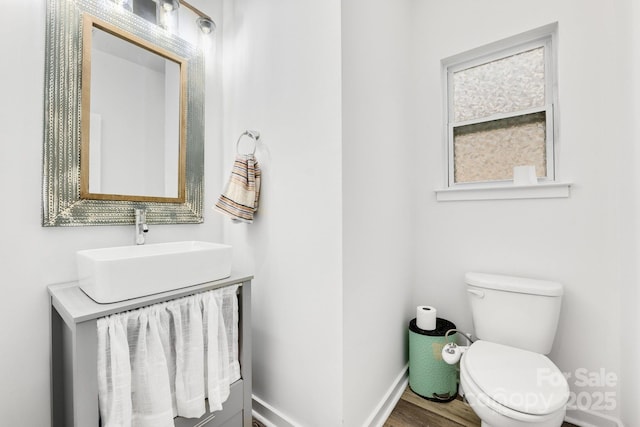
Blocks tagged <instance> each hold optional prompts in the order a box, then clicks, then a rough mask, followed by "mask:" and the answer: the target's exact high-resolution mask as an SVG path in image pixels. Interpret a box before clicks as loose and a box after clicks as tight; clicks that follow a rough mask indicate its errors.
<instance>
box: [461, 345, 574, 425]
mask: <svg viewBox="0 0 640 427" xmlns="http://www.w3.org/2000/svg"><path fill="white" fill-rule="evenodd" d="M460 383H461V385H462V388H463V389H464V392H465V396H464V397H465V399H466V400H467V402H469V405H471V407H472V409H473V410H474V411H475V412H476V414H477V415H478V417H479V418H480V419H481V420H482V427H525V426H526V427H533V426H536V427H559V426H561V425H562V422H563V419H564V416H565V411H566V403H567V400H568V398H569V386H568V384H567V381H566V379H565V377H564V376H563V375H562V373H561V372H560V370H559V369H558V368H557V367H556V366H555V365H554V364H553V362H551V360H549V358H547V357H546V356H544V355H542V354H539V353H535V352H532V351H528V350H522V349H519V348H515V347H510V346H507V345H502V344H496V343H492V342H489V341H476V342H475V343H474V344H472V345H471V346H470V347H469V349H468V350H467V351H466V353H465V354H464V355H463V356H462V360H461V361H460Z"/></svg>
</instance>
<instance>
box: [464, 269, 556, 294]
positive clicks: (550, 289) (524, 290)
mask: <svg viewBox="0 0 640 427" xmlns="http://www.w3.org/2000/svg"><path fill="white" fill-rule="evenodd" d="M464 279H465V282H466V283H467V284H468V285H472V286H477V287H479V288H486V289H496V290H499V291H507V292H518V293H521V294H531V295H543V296H554V297H557V296H561V295H562V284H560V283H558V282H551V281H548V280H538V279H527V278H524V277H514V276H503V275H500V274H485V273H474V272H469V273H467V274H465V276H464Z"/></svg>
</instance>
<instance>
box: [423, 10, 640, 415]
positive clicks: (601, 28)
mask: <svg viewBox="0 0 640 427" xmlns="http://www.w3.org/2000/svg"><path fill="white" fill-rule="evenodd" d="M630 5H631V2H630V1H621V2H616V3H615V5H614V4H612V3H611V2H607V1H599V0H589V1H562V2H558V1H553V0H542V1H538V2H535V3H527V4H526V7H525V6H524V5H523V3H522V2H512V1H508V0H491V1H486V2H477V1H473V0H454V1H447V2H440V1H418V2H416V6H417V9H416V11H415V14H414V20H413V27H414V29H415V34H414V43H415V44H414V46H413V49H414V50H413V52H414V55H413V57H414V58H415V59H416V60H415V66H414V67H413V69H414V72H415V73H416V74H415V79H416V82H417V83H418V85H419V88H418V91H417V102H416V112H417V114H418V118H417V119H416V121H415V123H414V126H419V128H420V129H423V130H425V132H426V133H425V134H424V135H423V136H422V138H421V142H420V144H418V147H417V151H416V155H417V156H418V157H419V158H421V159H422V160H423V164H422V167H421V168H420V169H419V170H418V171H417V173H418V174H417V175H416V179H418V178H422V180H423V181H422V183H423V193H422V194H423V196H424V197H421V198H416V200H417V202H418V203H417V209H418V216H419V221H418V229H417V235H416V238H417V239H418V242H419V244H418V250H417V251H416V255H417V257H416V267H417V275H418V290H417V295H418V299H419V300H421V301H424V302H428V303H430V304H432V305H435V306H437V307H438V308H439V309H440V312H439V313H441V314H442V315H443V316H444V317H446V318H449V319H451V320H452V321H454V322H455V323H456V324H457V326H458V327H460V328H462V329H464V330H471V328H472V324H471V318H470V314H469V310H468V305H467V301H466V296H465V292H464V283H463V275H464V273H465V272H466V271H484V272H494V273H505V274H513V275H522V276H529V277H540V278H547V279H551V280H556V281H559V282H561V283H563V284H564V285H565V297H564V301H563V308H562V315H561V318H560V327H559V331H558V335H557V337H556V341H555V345H554V349H553V351H552V353H551V355H550V357H551V358H552V359H553V360H554V361H555V362H556V363H557V365H558V366H559V367H560V369H561V370H562V371H566V372H571V373H575V370H576V369H577V368H586V369H588V370H589V371H598V370H599V369H600V368H605V369H606V370H607V371H610V372H614V373H616V374H617V375H618V377H619V378H620V376H621V374H622V372H623V371H622V367H621V363H620V351H621V342H622V341H621V339H622V338H621V332H624V330H622V329H621V326H622V325H621V318H620V310H621V302H620V301H621V291H622V290H624V291H625V292H626V291H627V290H628V289H629V288H630V287H631V286H632V285H631V284H629V285H626V284H624V283H623V279H629V278H633V277H632V273H631V272H629V271H627V270H628V269H625V266H623V265H622V260H624V259H626V256H628V254H625V253H624V250H625V248H630V247H632V245H631V244H629V242H628V240H627V239H629V238H631V236H632V235H630V234H629V232H631V231H633V227H632V224H631V223H630V221H628V220H629V218H630V216H629V215H628V214H627V213H625V212H624V211H625V210H626V212H629V209H631V208H632V207H633V206H632V205H633V203H630V202H629V201H628V200H626V199H627V198H628V197H630V196H631V194H630V193H629V192H628V190H629V189H628V188H624V189H623V188H622V187H620V186H619V183H620V182H624V180H625V179H627V178H631V176H630V175H631V174H630V173H629V170H630V168H631V167H632V166H633V164H632V163H631V162H630V161H629V160H628V157H625V156H627V155H628V153H629V152H632V151H633V150H632V144H634V143H635V141H634V140H633V138H632V136H633V133H632V129H631V120H632V119H633V117H631V116H630V115H629V110H630V107H631V98H630V97H629V91H628V90H629V85H630V81H629V79H630V77H631V74H630V72H629V67H630V66H631V65H632V64H631V61H630V59H629V57H630V53H631V46H630V43H629V34H630V31H631V21H630V20H629V18H628V16H629V9H630ZM554 21H558V22H559V48H558V55H559V59H558V70H559V108H560V124H559V128H560V129H559V138H558V147H557V148H558V159H559V161H558V172H559V178H560V180H567V181H571V182H573V183H574V185H573V187H572V190H571V197H570V198H568V199H559V200H551V199H548V200H521V201H517V200H507V201H475V202H440V203H438V202H436V201H435V196H434V193H433V190H434V189H436V188H440V187H442V186H443V185H444V176H445V170H444V155H443V149H444V146H443V142H442V131H441V129H442V114H443V112H442V90H441V75H440V59H441V58H445V57H448V56H450V55H453V54H456V53H459V52H462V51H465V50H468V49H471V48H474V47H476V46H480V45H483V44H486V43H489V42H492V41H495V40H499V39H502V38H505V37H508V36H510V35H514V34H518V33H520V32H523V31H526V30H529V29H532V28H535V27H538V26H542V25H545V24H548V23H551V22H554ZM636 79H637V77H636ZM635 179H637V177H635ZM623 190H627V191H623ZM631 190H633V188H632V189H631ZM623 255H624V256H625V257H624V258H623ZM630 304H631V303H627V306H628V307H627V311H630ZM636 329H637V328H636ZM625 335H626V333H625ZM623 338H624V341H628V340H629V339H633V338H631V336H627V337H623ZM636 354H637V352H636ZM636 360H637V359H636ZM627 363H629V362H627ZM630 372H631V371H630ZM633 372H634V373H635V375H636V376H637V369H635V370H634V371H633ZM626 380H627V379H625V378H620V379H619V381H618V384H617V386H616V387H614V388H605V390H606V391H613V392H615V393H617V396H616V400H617V407H616V409H615V410H613V411H610V412H608V414H610V415H614V416H615V415H617V414H618V413H619V411H620V406H621V404H622V403H626V404H631V401H630V400H623V399H621V398H620V397H621V396H620V391H621V384H623V383H624V382H625V381H626ZM630 380H632V381H633V379H630ZM569 383H570V385H571V386H572V389H573V390H574V391H576V392H580V391H583V392H587V393H589V394H590V395H591V393H593V392H596V391H598V389H597V388H589V387H587V388H582V389H581V388H579V387H576V386H575V379H571V378H570V379H569ZM632 388H633V387H631V388H629V390H631V389H632ZM627 399H637V396H634V397H627ZM636 416H637V415H636ZM635 419H636V420H637V418H635ZM636 424H637V421H636V422H634V423H631V424H629V425H636Z"/></svg>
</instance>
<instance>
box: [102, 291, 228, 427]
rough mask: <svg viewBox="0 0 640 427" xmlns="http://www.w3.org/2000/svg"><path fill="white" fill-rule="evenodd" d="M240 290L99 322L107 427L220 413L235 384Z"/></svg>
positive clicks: (156, 424) (153, 426)
mask: <svg viewBox="0 0 640 427" xmlns="http://www.w3.org/2000/svg"><path fill="white" fill-rule="evenodd" d="M237 289H238V286H237V285H236V286H229V287H226V288H221V289H216V290H213V291H208V292H203V293H200V294H196V295H191V296H187V297H184V298H179V299H176V300H172V301H168V302H164V303H160V304H155V305H152V306H148V307H143V308H140V309H137V310H132V311H128V312H124V313H118V314H114V315H111V316H107V317H103V318H100V319H98V327H97V328H98V400H99V406H100V417H101V420H102V426H104V427H116V426H117V427H165V426H166V427H173V426H174V422H173V418H174V417H176V416H182V417H186V418H198V417H201V416H202V415H203V414H204V413H205V399H208V400H209V409H210V410H211V411H216V410H220V409H222V403H223V402H224V401H225V400H227V398H228V397H229V390H230V385H231V384H232V383H233V382H235V381H237V380H238V379H240V363H239V362H238V297H237Z"/></svg>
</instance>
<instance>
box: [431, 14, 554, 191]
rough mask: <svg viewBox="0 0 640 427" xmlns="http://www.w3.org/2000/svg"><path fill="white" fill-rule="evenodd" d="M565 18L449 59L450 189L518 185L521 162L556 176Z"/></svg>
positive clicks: (549, 179)
mask: <svg viewBox="0 0 640 427" xmlns="http://www.w3.org/2000/svg"><path fill="white" fill-rule="evenodd" d="M556 30H557V24H552V25H548V26H545V27H542V28H538V29H536V30H532V31H529V32H527V33H524V34H520V35H518V36H515V37H511V38H509V39H505V40H502V41H499V42H496V43H493V44H491V45H488V46H483V47H481V48H478V49H474V50H471V51H468V52H465V53H462V54H459V55H456V56H454V57H451V58H447V59H445V60H443V61H442V64H443V75H444V76H445V89H446V95H445V96H446V105H447V114H446V115H445V119H446V139H447V153H448V156H447V158H448V177H447V181H448V182H447V184H448V185H447V187H448V188H449V189H470V188H479V187H480V188H488V187H504V186H506V185H508V186H510V187H513V169H514V167H515V166H534V167H535V173H536V176H537V178H538V181H539V182H540V183H553V182H554V181H555V158H554V134H555V125H554V123H555V120H554V116H555V105H556V96H557V94H556V75H555V64H554V59H555V53H554V50H553V49H554V39H555V34H556Z"/></svg>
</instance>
